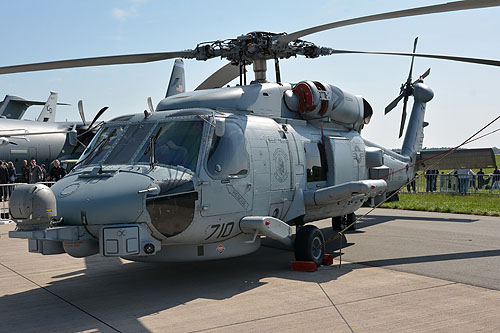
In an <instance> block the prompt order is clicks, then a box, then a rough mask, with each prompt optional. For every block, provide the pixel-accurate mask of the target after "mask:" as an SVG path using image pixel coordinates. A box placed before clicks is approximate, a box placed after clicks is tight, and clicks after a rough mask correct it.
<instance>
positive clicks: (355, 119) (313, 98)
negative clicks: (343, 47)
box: [285, 81, 373, 128]
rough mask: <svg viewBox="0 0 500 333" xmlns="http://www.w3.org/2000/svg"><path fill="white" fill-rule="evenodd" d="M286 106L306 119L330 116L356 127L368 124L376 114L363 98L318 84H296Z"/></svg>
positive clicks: (286, 95)
mask: <svg viewBox="0 0 500 333" xmlns="http://www.w3.org/2000/svg"><path fill="white" fill-rule="evenodd" d="M285 103H286V105H287V107H288V108H289V109H290V110H292V111H295V112H299V113H300V116H301V117H302V118H303V119H306V120H310V119H321V118H325V117H328V118H330V119H331V120H333V121H335V122H339V123H342V124H345V125H353V126H354V127H355V128H358V127H359V126H360V125H362V124H368V122H369V121H370V118H371V116H372V114H373V110H372V108H371V106H370V104H369V103H368V102H367V101H366V100H365V99H364V98H363V97H361V96H355V95H353V94H351V93H348V92H346V91H344V90H342V89H340V88H338V87H335V86H333V85H330V84H323V83H321V82H317V81H301V82H299V83H298V84H296V85H295V86H294V87H293V89H292V90H288V91H287V92H285Z"/></svg>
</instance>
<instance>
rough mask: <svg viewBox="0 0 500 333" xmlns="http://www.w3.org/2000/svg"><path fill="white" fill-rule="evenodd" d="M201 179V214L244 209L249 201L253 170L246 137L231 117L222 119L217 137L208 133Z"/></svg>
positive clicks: (250, 205) (233, 211)
mask: <svg viewBox="0 0 500 333" xmlns="http://www.w3.org/2000/svg"><path fill="white" fill-rule="evenodd" d="M210 141H211V142H210V143H209V144H210V147H209V149H208V152H207V155H208V156H207V158H206V160H205V163H204V167H203V168H202V170H201V172H200V177H201V178H202V179H203V181H202V184H203V185H202V194H201V197H202V203H201V215H203V216H213V215H224V214H232V213H241V212H248V211H251V210H252V204H253V186H252V184H253V174H252V172H251V169H250V159H249V155H248V148H247V141H246V139H245V134H244V132H243V129H242V127H241V126H240V125H239V124H238V122H237V120H235V119H226V124H225V133H224V135H223V136H221V137H217V136H216V135H215V131H213V133H212V134H211V140H210Z"/></svg>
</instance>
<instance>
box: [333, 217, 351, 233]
mask: <svg viewBox="0 0 500 333" xmlns="http://www.w3.org/2000/svg"><path fill="white" fill-rule="evenodd" d="M346 226H347V216H346V215H342V216H335V217H332V228H333V230H343V229H344V228H345V227H346Z"/></svg>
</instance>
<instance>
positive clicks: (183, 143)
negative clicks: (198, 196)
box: [81, 120, 204, 171]
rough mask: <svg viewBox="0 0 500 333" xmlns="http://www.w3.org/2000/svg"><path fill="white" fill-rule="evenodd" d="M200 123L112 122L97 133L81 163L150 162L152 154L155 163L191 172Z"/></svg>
mask: <svg viewBox="0 0 500 333" xmlns="http://www.w3.org/2000/svg"><path fill="white" fill-rule="evenodd" d="M203 126H204V122H203V121H201V120H196V121H193V120H190V121H169V122H163V123H157V122H156V123H154V122H151V123H133V124H130V125H121V126H116V125H114V124H113V125H110V126H108V127H106V128H104V129H103V130H102V131H101V132H100V134H99V137H98V138H97V139H96V140H94V141H93V144H92V146H91V147H89V148H88V149H87V151H88V152H87V151H86V152H85V154H84V155H82V157H81V159H83V160H84V161H83V162H82V163H81V164H82V165H90V164H102V165H112V164H150V162H151V158H152V156H151V155H152V154H154V162H155V164H160V165H169V166H182V167H184V168H187V169H190V170H192V171H195V170H196V165H197V163H198V155H199V152H200V144H201V139H202V136H203ZM152 146H154V147H152Z"/></svg>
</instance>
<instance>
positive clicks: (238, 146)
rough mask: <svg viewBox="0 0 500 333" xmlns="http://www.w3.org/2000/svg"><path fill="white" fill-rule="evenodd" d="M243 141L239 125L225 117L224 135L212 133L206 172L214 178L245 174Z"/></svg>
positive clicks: (246, 162)
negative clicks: (219, 135)
mask: <svg viewBox="0 0 500 333" xmlns="http://www.w3.org/2000/svg"><path fill="white" fill-rule="evenodd" d="M245 142H246V141H245V134H244V133H243V130H242V129H241V127H239V126H238V125H237V124H236V123H235V122H233V121H231V120H230V119H227V120H226V130H225V133H224V136H222V137H218V136H216V135H215V131H214V133H213V136H212V144H211V147H210V152H209V154H208V159H207V170H208V173H209V174H210V175H211V176H213V177H214V178H228V177H238V176H241V177H243V176H245V175H246V174H247V173H248V168H249V162H248V154H247V150H246V145H245Z"/></svg>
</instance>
